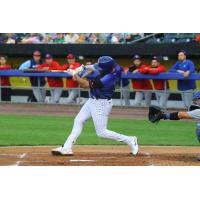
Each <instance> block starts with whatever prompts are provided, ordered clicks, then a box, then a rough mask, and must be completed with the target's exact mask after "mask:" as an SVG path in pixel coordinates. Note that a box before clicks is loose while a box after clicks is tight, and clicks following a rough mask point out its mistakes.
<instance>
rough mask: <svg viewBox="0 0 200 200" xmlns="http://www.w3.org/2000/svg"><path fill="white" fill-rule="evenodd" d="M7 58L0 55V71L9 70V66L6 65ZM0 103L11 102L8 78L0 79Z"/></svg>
mask: <svg viewBox="0 0 200 200" xmlns="http://www.w3.org/2000/svg"><path fill="white" fill-rule="evenodd" d="M7 59H8V58H7V56H4V55H0V70H10V69H11V66H10V65H8V64H7ZM0 87H1V89H0V92H1V99H0V101H11V88H10V80H9V77H6V76H4V77H0Z"/></svg>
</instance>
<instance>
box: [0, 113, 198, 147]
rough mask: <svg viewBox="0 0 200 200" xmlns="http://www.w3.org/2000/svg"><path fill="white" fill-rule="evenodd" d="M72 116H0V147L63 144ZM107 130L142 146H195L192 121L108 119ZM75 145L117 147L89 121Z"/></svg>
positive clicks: (193, 123) (68, 131)
mask: <svg viewBox="0 0 200 200" xmlns="http://www.w3.org/2000/svg"><path fill="white" fill-rule="evenodd" d="M73 119H74V118H73V117H63V116H24V115H0V146H7V145H57V144H63V142H64V141H65V139H66V137H67V136H68V135H69V133H70V130H71V128H72V125H73ZM108 128H109V129H111V130H113V131H117V132H119V133H123V134H126V135H136V136H137V137H138V138H139V143H140V144H143V145H198V142H197V139H196V136H195V133H194V132H195V122H186V121H176V122H175V121H163V122H160V123H159V124H157V125H155V124H150V123H149V122H148V121H147V120H130V119H110V120H109V126H108ZM77 144H120V143H118V142H114V141H111V140H105V139H102V138H98V137H97V136H96V134H95V130H94V126H93V123H92V121H91V120H90V121H88V122H87V123H86V124H85V127H84V130H83V132H82V134H81V136H80V137H79V138H78V140H77Z"/></svg>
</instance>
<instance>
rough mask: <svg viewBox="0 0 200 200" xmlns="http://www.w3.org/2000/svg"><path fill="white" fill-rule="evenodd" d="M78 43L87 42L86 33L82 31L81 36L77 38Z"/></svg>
mask: <svg viewBox="0 0 200 200" xmlns="http://www.w3.org/2000/svg"><path fill="white" fill-rule="evenodd" d="M76 43H77V44H84V43H86V36H85V34H84V33H80V35H79V38H78V39H77V40H76Z"/></svg>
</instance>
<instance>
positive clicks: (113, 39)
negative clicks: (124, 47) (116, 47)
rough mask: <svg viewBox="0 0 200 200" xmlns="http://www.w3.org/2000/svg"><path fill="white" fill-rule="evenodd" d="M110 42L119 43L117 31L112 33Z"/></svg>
mask: <svg viewBox="0 0 200 200" xmlns="http://www.w3.org/2000/svg"><path fill="white" fill-rule="evenodd" d="M110 43H111V44H119V43H120V38H119V35H118V34H117V33H113V34H112V36H111V39H110Z"/></svg>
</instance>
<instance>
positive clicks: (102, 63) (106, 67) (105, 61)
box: [97, 56, 117, 73]
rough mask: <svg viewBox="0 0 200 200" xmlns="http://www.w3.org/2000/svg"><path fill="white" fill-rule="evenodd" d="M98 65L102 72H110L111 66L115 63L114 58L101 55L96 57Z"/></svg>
mask: <svg viewBox="0 0 200 200" xmlns="http://www.w3.org/2000/svg"><path fill="white" fill-rule="evenodd" d="M97 65H98V67H99V68H101V69H102V70H103V71H104V72H106V73H110V72H111V71H112V70H113V68H114V67H115V66H116V65H117V63H116V62H115V60H114V59H113V58H112V57H110V56H101V57H100V58H99V59H98V64H97Z"/></svg>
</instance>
